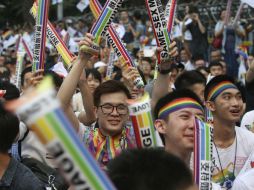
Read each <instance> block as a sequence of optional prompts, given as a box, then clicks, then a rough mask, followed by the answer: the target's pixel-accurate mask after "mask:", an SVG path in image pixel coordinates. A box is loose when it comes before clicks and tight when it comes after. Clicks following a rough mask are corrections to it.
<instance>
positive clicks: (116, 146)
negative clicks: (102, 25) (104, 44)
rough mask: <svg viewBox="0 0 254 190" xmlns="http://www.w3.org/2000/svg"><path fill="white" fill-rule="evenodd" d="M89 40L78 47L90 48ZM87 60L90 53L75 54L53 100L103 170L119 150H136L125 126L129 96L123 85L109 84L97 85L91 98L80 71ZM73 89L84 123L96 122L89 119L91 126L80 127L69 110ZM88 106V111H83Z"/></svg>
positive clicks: (86, 38) (129, 126)
mask: <svg viewBox="0 0 254 190" xmlns="http://www.w3.org/2000/svg"><path fill="white" fill-rule="evenodd" d="M92 39H93V37H92V36H91V35H90V34H87V35H86V37H85V38H84V40H83V41H81V42H80V45H87V46H91V43H92V42H91V41H92ZM91 58H92V54H90V53H85V52H80V53H79V57H78V58H77V60H76V61H75V63H74V64H73V67H72V69H71V71H70V72H69V74H68V75H67V77H66V78H65V80H64V82H63V84H62V86H61V88H60V89H59V91H58V94H57V96H58V98H59V99H60V101H61V103H62V107H63V109H64V111H65V113H66V115H67V117H68V118H69V120H70V121H71V123H72V125H73V127H74V128H75V130H76V131H77V132H78V134H79V136H80V138H81V140H82V141H83V142H84V145H85V146H86V147H87V148H88V149H89V151H90V152H91V153H92V154H93V155H94V157H95V159H96V160H97V161H98V162H99V164H100V165H101V166H102V167H104V166H105V165H106V164H107V163H108V161H109V160H111V159H113V158H114V157H115V156H117V155H118V154H120V152H121V151H122V150H123V149H127V148H132V147H136V141H135V135H134V131H133V128H132V127H131V125H130V124H129V122H128V121H129V120H128V119H129V113H128V107H127V104H126V100H127V99H128V98H131V95H130V93H129V91H128V89H127V87H126V86H124V84H123V83H121V82H118V81H113V80H109V81H106V82H104V83H102V84H101V85H99V86H98V87H97V88H96V90H95V91H94V94H93V97H92V95H91V93H90V91H89V88H88V85H87V81H86V79H82V73H83V71H84V68H86V66H87V63H88V60H89V59H91ZM83 78H84V77H83ZM77 85H79V87H80V90H81V94H82V99H83V104H84V108H85V110H86V116H87V117H88V119H91V118H92V117H94V116H95V118H96V119H92V120H93V121H94V120H95V122H91V124H90V125H84V124H82V123H81V122H80V121H79V120H78V118H77V116H76V115H75V114H74V112H73V109H72V107H71V106H70V102H71V98H72V96H73V94H74V92H75V90H76V87H77ZM88 106H89V109H86V108H88ZM88 111H89V112H90V114H89V115H90V116H88ZM91 112H92V113H93V114H91Z"/></svg>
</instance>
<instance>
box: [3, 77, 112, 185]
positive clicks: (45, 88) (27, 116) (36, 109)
mask: <svg viewBox="0 0 254 190" xmlns="http://www.w3.org/2000/svg"><path fill="white" fill-rule="evenodd" d="M6 107H7V109H9V110H16V113H17V114H18V115H19V117H20V118H21V120H22V121H24V122H25V123H26V124H27V125H28V126H30V127H31V129H32V130H33V131H34V132H35V133H36V135H37V136H38V137H39V139H40V140H41V142H42V143H43V144H44V145H45V146H46V148H47V149H48V151H49V152H50V153H51V154H52V155H53V156H54V161H55V162H56V163H57V164H58V167H59V168H60V170H61V171H62V172H63V175H64V177H65V178H66V179H67V180H68V181H69V182H70V183H71V184H72V186H73V188H74V189H91V190H102V189H103V190H104V189H105V190H111V189H112V190H114V189H115V188H114V186H113V185H112V183H111V182H110V181H109V179H108V178H107V176H106V175H105V174H104V173H103V172H102V171H101V169H100V167H99V166H98V164H97V163H96V161H95V160H94V159H93V157H92V155H91V154H90V152H89V151H88V150H87V149H85V146H84V145H83V144H82V143H81V142H80V140H79V137H78V136H77V134H76V132H75V131H74V129H73V127H72V126H71V124H70V122H69V121H68V120H67V118H66V117H65V115H64V113H63V111H62V110H61V108H60V103H59V101H58V100H57V99H55V91H54V87H53V82H52V80H51V79H50V78H49V77H48V78H45V79H44V80H43V81H42V83H41V84H40V85H39V86H38V87H37V88H36V89H35V90H34V91H30V93H29V94H26V95H24V96H22V98H20V99H19V100H16V101H13V102H10V103H8V104H7V106H6Z"/></svg>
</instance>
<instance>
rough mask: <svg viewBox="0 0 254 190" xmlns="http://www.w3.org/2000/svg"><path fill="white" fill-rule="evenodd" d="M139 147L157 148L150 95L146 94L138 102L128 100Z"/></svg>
mask: <svg viewBox="0 0 254 190" xmlns="http://www.w3.org/2000/svg"><path fill="white" fill-rule="evenodd" d="M127 103H128V108H129V113H130V117H131V120H132V125H133V128H134V132H135V138H136V142H137V146H138V147H139V148H149V147H154V146H157V142H156V135H155V128H154V125H153V120H152V114H151V105H150V99H149V95H148V94H147V93H146V94H145V95H144V96H143V97H142V98H140V99H138V100H132V99H129V100H127Z"/></svg>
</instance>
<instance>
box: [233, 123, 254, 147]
mask: <svg viewBox="0 0 254 190" xmlns="http://www.w3.org/2000/svg"><path fill="white" fill-rule="evenodd" d="M235 130H236V134H237V137H238V138H239V142H247V143H248V144H249V145H250V146H253V147H254V133H252V132H250V131H248V130H247V129H244V128H241V127H235Z"/></svg>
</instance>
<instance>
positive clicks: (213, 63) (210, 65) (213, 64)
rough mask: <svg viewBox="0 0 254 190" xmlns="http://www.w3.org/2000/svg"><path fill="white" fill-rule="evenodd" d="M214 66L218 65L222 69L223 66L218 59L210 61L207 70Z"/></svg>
mask: <svg viewBox="0 0 254 190" xmlns="http://www.w3.org/2000/svg"><path fill="white" fill-rule="evenodd" d="M215 66H219V67H221V69H223V66H222V64H221V63H220V62H219V61H212V62H211V63H210V64H209V66H208V69H209V71H210V72H211V68H212V67H215Z"/></svg>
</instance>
